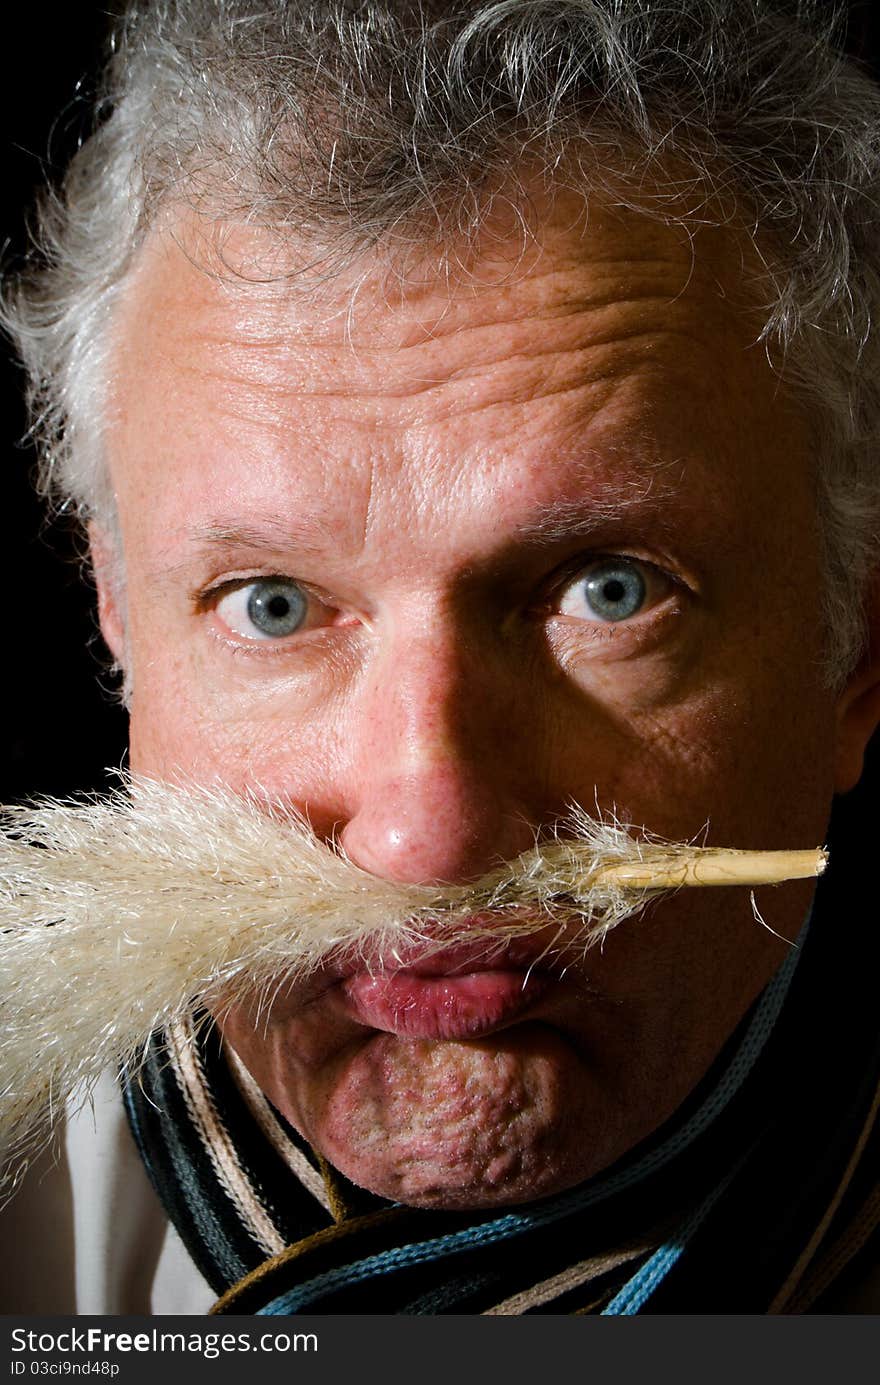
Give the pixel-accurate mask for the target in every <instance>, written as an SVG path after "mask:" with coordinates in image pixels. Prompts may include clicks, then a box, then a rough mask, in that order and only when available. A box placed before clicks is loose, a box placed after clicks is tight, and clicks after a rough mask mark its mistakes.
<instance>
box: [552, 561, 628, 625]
mask: <svg viewBox="0 0 880 1385" xmlns="http://www.w3.org/2000/svg"><path fill="white" fill-rule="evenodd" d="M647 594H648V588H647V584H646V582H645V578H644V576H643V574H642V572H641V569H640V565H639V564H637V563H636V562H634V561H632V560H631V559H628V558H604V559H602V560H600V561H599V562H596V563H593V564H591V566H590V567H589V568H587V569H585V571H584V572H582V573H580V574H579V575H578V577H577V579H576V580H575V581H574V582H572V583H570V584H569V586H568V587H566V589H565V591H564V593H563V595H562V598H561V600H560V602H559V610H560V612H561V613H562V614H563V615H569V616H579V617H580V618H581V619H582V620H595V621H603V622H609V621H619V620H628V619H629V617H630V616H634V615H636V614H637V613H638V612H639V611H640V610H641V609H642V607H643V606H644V604H645V599H646V597H647Z"/></svg>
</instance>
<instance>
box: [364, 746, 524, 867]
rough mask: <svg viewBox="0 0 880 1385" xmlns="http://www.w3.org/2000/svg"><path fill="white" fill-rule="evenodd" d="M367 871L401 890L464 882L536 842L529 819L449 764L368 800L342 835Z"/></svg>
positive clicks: (387, 786)
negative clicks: (407, 886)
mask: <svg viewBox="0 0 880 1385" xmlns="http://www.w3.org/2000/svg"><path fill="white" fill-rule="evenodd" d="M340 840H341V844H342V846H343V847H344V848H345V850H346V852H347V853H348V855H349V856H350V857H351V859H352V860H353V861H355V862H356V863H357V864H358V865H359V866H361V867H363V869H364V870H368V871H369V872H370V873H371V874H373V875H378V876H381V877H382V878H383V879H387V880H395V881H397V882H398V883H400V884H426V885H427V884H438V885H439V884H464V883H466V882H467V881H469V880H473V879H476V878H477V877H478V876H480V875H482V874H484V873H485V872H486V871H487V870H489V869H491V868H492V867H493V866H495V865H497V864H498V862H499V861H500V860H502V859H505V858H508V857H510V856H515V855H518V854H519V853H520V852H521V851H524V850H525V849H526V848H527V847H528V846H529V845H531V842H532V840H533V833H532V830H531V828H530V827H529V825H528V823H527V821H526V818H525V815H524V814H523V813H521V812H518V811H516V809H515V807H514V805H512V804H504V803H501V802H499V801H498V799H497V797H496V796H495V795H494V794H493V793H492V792H491V791H490V789H489V788H488V786H484V785H482V784H481V783H480V782H479V781H475V782H470V783H465V782H463V781H462V778H461V777H460V775H458V774H456V773H455V770H454V768H453V767H452V766H449V767H445V768H444V767H442V766H434V767H433V769H432V770H431V772H429V773H421V774H408V775H400V776H397V777H395V778H392V779H389V780H388V781H386V782H385V783H384V784H383V785H382V786H381V788H379V789H377V790H376V791H375V792H374V793H373V794H372V795H371V797H370V799H369V800H368V801H366V802H364V803H363V804H362V805H361V806H360V808H359V809H358V811H357V812H356V813H355V814H354V815H353V816H352V818H351V819H350V820H349V822H348V823H347V824H346V826H345V827H344V829H343V831H342V833H341V834H340Z"/></svg>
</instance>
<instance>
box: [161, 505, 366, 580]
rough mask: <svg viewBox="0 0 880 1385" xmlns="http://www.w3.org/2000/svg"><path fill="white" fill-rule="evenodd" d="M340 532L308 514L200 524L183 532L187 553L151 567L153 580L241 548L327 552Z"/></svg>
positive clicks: (273, 552)
mask: <svg viewBox="0 0 880 1385" xmlns="http://www.w3.org/2000/svg"><path fill="white" fill-rule="evenodd" d="M338 542H339V535H338V534H337V533H335V532H334V530H333V529H332V527H331V526H330V525H328V524H326V523H325V522H323V521H320V520H318V519H311V518H304V517H302V516H300V517H297V518H296V519H289V520H281V519H279V518H278V516H277V515H266V516H261V517H260V518H259V519H257V520H256V521H254V522H251V523H245V524H232V523H229V524H227V523H222V522H220V523H217V522H215V523H210V524H206V525H200V526H199V527H198V528H197V529H192V530H190V531H188V532H187V533H186V534H185V535H183V536H181V541H180V544H179V547H178V546H176V547H175V551H179V548H182V549H183V550H184V553H183V556H181V557H179V558H176V559H175V560H174V561H169V562H165V563H162V564H161V566H157V567H155V568H153V569H151V570H150V571H149V573H148V577H149V580H151V581H153V582H154V583H155V584H156V585H157V586H164V585H165V584H166V583H168V582H173V581H174V580H175V579H176V578H177V577H179V576H180V574H181V573H184V572H186V571H187V570H188V569H190V568H192V567H193V566H195V565H196V564H198V563H199V562H201V561H203V560H204V559H205V558H211V557H213V556H214V555H216V556H217V557H220V556H222V555H224V554H228V553H232V552H235V551H236V550H240V551H242V552H244V551H246V552H248V553H254V554H258V553H262V554H265V555H266V556H267V557H278V556H280V555H282V554H288V553H291V552H296V553H298V554H302V555H306V556H308V555H310V554H319V555H320V554H321V553H322V552H326V550H327V544H328V543H332V544H338Z"/></svg>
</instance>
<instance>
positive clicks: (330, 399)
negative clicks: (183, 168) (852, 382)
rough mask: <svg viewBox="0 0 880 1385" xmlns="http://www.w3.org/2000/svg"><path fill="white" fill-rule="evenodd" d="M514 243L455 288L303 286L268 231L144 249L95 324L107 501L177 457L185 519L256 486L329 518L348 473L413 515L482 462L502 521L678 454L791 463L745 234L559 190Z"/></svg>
mask: <svg viewBox="0 0 880 1385" xmlns="http://www.w3.org/2000/svg"><path fill="white" fill-rule="evenodd" d="M511 217H512V214H511ZM535 228H536V229H535V232H534V235H533V236H530V237H526V238H524V237H523V236H522V235H517V234H516V233H515V224H514V221H513V219H511V221H510V225H509V226H507V227H504V226H502V225H500V224H496V225H495V226H494V227H493V228H492V234H491V235H490V234H489V233H488V232H487V233H486V234H485V235H484V237H483V240H482V242H481V243H478V244H472V245H470V246H469V247H467V249H466V250H464V249H462V250H461V252H460V256H459V263H458V264H457V266H456V267H455V269H454V272H453V267H452V265H451V263H450V261H449V259H448V257H447V259H446V260H444V261H440V262H438V261H437V260H434V261H433V272H431V270H432V261H431V257H430V256H429V255H427V254H425V255H424V256H422V258H421V260H420V261H418V264H417V268H414V266H415V265H416V261H415V260H413V259H412V258H410V260H409V272H408V273H406V274H404V273H402V272H401V269H400V265H399V263H396V262H394V261H392V260H391V259H389V257H388V256H387V255H382V254H378V253H377V254H374V255H373V256H372V257H371V256H366V257H362V258H361V259H360V260H358V261H357V263H355V264H352V265H349V266H348V268H347V269H345V270H344V271H342V272H340V273H338V274H337V275H335V276H334V277H331V278H329V279H328V280H327V281H326V282H323V283H318V282H316V281H317V280H319V279H320V274H318V273H317V272H316V268H315V265H316V259H317V255H316V251H315V247H314V246H308V245H305V244H304V243H301V242H296V241H295V240H292V239H291V238H287V240H285V239H284V238H283V237H281V236H279V234H278V232H277V231H274V230H272V229H270V228H257V227H244V226H236V225H228V224H225V225H222V226H214V227H210V226H207V225H206V224H205V223H200V222H197V221H195V220H190V221H189V222H181V223H179V224H177V225H176V226H174V227H173V228H171V229H165V230H164V231H162V232H161V233H157V234H156V235H154V236H153V238H152V239H151V241H150V242H149V243H148V244H147V246H146V247H145V248H144V250H143V252H142V254H141V257H140V262H139V264H138V266H137V269H136V272H135V274H134V275H133V278H132V282H131V285H130V287H129V290H128V293H127V296H126V299H125V302H124V304H123V307H122V309H121V311H120V313H119V316H118V319H117V322H116V341H117V346H116V353H115V406H116V407H115V411H114V412H115V420H116V423H117V426H116V429H115V432H116V446H115V447H113V448H111V457H110V460H111V470H114V471H115V474H114V483H115V485H116V488H117V492H118V493H120V494H121V495H125V494H126V493H128V494H129V496H130V497H132V498H133V500H134V501H135V502H136V503H137V504H141V503H142V502H144V501H146V500H148V499H149V498H150V486H149V484H148V477H147V469H148V468H149V469H152V470H154V469H155V468H156V467H170V466H172V465H174V466H176V467H177V468H178V472H179V475H178V480H177V484H178V485H184V486H186V485H188V484H190V480H187V479H186V478H185V477H184V478H183V479H181V477H182V476H183V472H182V467H183V460H186V463H187V466H188V468H189V473H190V477H191V485H192V492H191V494H192V499H193V503H196V501H198V503H200V504H202V503H206V502H207V498H210V497H209V496H208V492H209V491H212V490H213V491H216V489H217V488H218V487H219V486H220V485H221V484H223V483H224V480H223V478H225V483H226V484H227V485H228V486H230V487H232V488H233V489H234V490H236V491H237V492H244V491H246V490H247V489H248V486H250V487H251V489H252V490H253V491H254V492H255V493H256V491H257V490H260V491H262V492H263V493H264V494H265V493H266V492H267V490H268V488H269V486H270V484H271V487H272V488H273V490H274V493H275V494H277V495H278V497H279V502H280V501H282V500H284V499H285V498H286V499H287V500H289V502H290V505H291V506H293V505H294V504H297V505H298V504H300V503H301V502H302V500H303V497H304V493H305V490H308V491H309V494H308V497H307V498H308V501H309V504H310V505H312V506H313V507H317V508H318V509H320V507H321V504H322V503H323V501H324V499H326V504H327V508H328V514H329V517H330V520H331V522H332V521H333V520H334V514H335V512H334V506H335V507H337V509H338V507H339V505H340V500H339V496H338V493H336V491H335V490H334V487H335V483H336V481H337V480H338V478H339V476H340V475H342V474H343V473H345V474H349V473H351V474H353V473H354V472H355V471H356V470H357V469H358V468H360V470H361V471H362V472H363V473H364V475H363V477H360V478H359V479H358V478H355V479H354V480H353V482H352V485H353V487H354V486H357V485H361V482H362V483H363V484H362V486H361V488H362V489H364V488H367V487H369V486H373V485H376V486H378V487H379V488H382V487H384V488H385V489H386V490H389V491H390V490H392V489H393V491H394V494H395V496H396V497H397V498H398V499H400V498H401V496H402V493H403V489H404V488H405V490H406V498H407V501H408V503H409V507H410V511H411V513H413V514H417V513H419V512H420V506H421V507H422V508H423V502H425V501H429V500H430V496H431V492H432V490H434V491H436V490H437V489H443V490H445V492H446V493H447V495H448V494H449V493H450V492H451V491H454V489H455V487H456V486H458V485H459V483H460V480H461V476H462V472H463V470H464V469H467V471H468V477H469V481H468V486H466V487H463V488H462V494H463V495H465V500H466V503H468V504H472V503H473V501H474V499H475V498H476V499H478V498H479V495H480V485H481V484H482V481H481V479H480V478H481V477H485V478H487V479H486V484H487V485H488V484H489V481H488V473H489V471H490V470H493V469H494V472H495V474H496V476H497V475H498V474H499V473H500V469H503V471H504V485H505V497H506V505H507V511H509V518H510V522H511V524H518V523H520V522H525V520H526V519H527V518H528V517H527V516H525V515H522V516H520V515H519V513H518V511H517V510H516V508H515V506H514V503H513V501H514V498H515V495H516V492H517V488H518V487H521V488H522V489H523V491H524V492H526V493H527V495H528V499H529V504H530V505H531V506H532V508H534V507H535V506H539V505H541V504H545V503H553V502H554V501H559V502H560V503H565V495H568V496H569V498H572V499H573V498H574V497H575V496H576V494H577V492H578V488H579V486H580V483H581V480H582V479H584V480H586V481H588V480H589V473H591V471H592V472H594V473H595V474H596V477H598V479H599V480H600V481H601V485H602V493H603V495H604V496H605V497H607V499H608V501H609V503H613V500H614V490H615V488H616V489H617V490H618V491H620V492H622V493H623V492H627V491H628V490H631V489H632V487H634V486H635V487H642V488H644V487H646V486H647V487H655V486H656V483H657V475H658V471H662V470H663V468H664V467H669V466H676V465H678V463H679V462H680V461H682V459H684V461H686V462H688V461H689V462H690V464H691V466H692V468H695V475H694V476H693V477H692V482H693V483H694V484H697V485H699V484H704V486H705V488H710V487H711V486H712V485H713V484H714V482H713V480H712V478H711V475H710V473H711V472H712V471H713V469H719V470H723V472H724V475H725V476H726V478H727V481H728V484H733V483H734V482H733V481H732V480H731V478H735V476H736V473H737V471H738V469H741V468H743V467H746V466H750V467H751V468H752V469H753V471H754V469H755V468H756V467H758V468H760V466H761V459H760V453H761V449H762V447H763V445H764V441H765V439H766V437H767V436H768V435H769V434H773V435H774V438H777V437H778V436H779V434H780V432H783V433H784V432H785V430H786V429H788V430H789V431H790V432H791V435H792V437H791V443H792V445H791V449H790V451H791V455H792V457H793V458H795V459H796V460H798V461H800V460H802V458H803V455H804V452H805V450H806V449H805V444H804V439H803V437H802V436H801V434H800V433H799V429H800V428H801V424H800V421H799V419H798V417H797V416H796V413H795V412H794V411H793V410H792V409H790V408H788V407H787V406H786V405H785V402H784V399H783V398H782V397H781V394H780V387H779V381H778V379H777V377H776V376H775V374H774V372H773V370H772V368H771V366H770V365H769V364H768V360H767V357H766V354H765V351H764V349H763V347H762V346H761V345H760V344H757V342H756V339H757V335H758V331H759V327H758V319H757V315H756V313H755V312H754V310H753V308H752V307H751V306H750V304H751V302H752V301H753V299H754V294H755V287H756V283H757V279H758V270H757V264H756V257H755V255H754V252H753V251H752V250H751V248H750V246H749V244H748V242H747V241H746V240H744V239H743V238H742V237H740V236H738V235H737V234H736V233H735V232H734V231H732V230H721V229H711V228H705V229H704V230H702V231H700V232H699V233H695V232H694V231H693V230H687V229H686V228H685V227H683V226H682V225H680V224H671V225H670V224H664V223H662V222H660V221H659V220H658V219H657V218H656V217H651V216H646V215H643V214H640V213H639V212H637V211H634V210H632V209H626V208H623V207H620V206H609V205H604V204H601V203H595V202H594V203H591V205H590V206H589V207H588V208H586V207H585V205H584V203H583V201H582V200H580V201H578V200H573V199H565V198H556V199H555V200H554V202H553V203H552V204H551V205H548V207H547V209H546V214H545V215H544V217H543V219H541V218H538V219H537V220H536V221H535ZM304 266H305V267H308V272H306V273H304V272H303V270H304ZM683 402H686V408H684V407H683ZM145 439H146V440H147V443H145ZM489 452H491V456H492V461H491V462H489V461H487V456H486V454H488V453H489ZM233 457H234V459H235V463H236V466H237V470H236V468H235V467H233V465H232V461H231V459H232V458H233ZM220 458H222V459H223V466H220V465H219V459H220ZM551 463H552V465H550V464H551ZM597 468H598V470H597ZM701 468H702V474H700V470H701ZM404 473H405V475H404ZM402 477H403V479H401V478H402ZM199 478H201V479H199ZM154 479H155V478H154ZM594 479H595V478H594ZM779 484H780V487H781V490H780V503H781V497H782V494H784V486H785V478H782V477H780V478H779ZM594 490H596V487H594ZM556 492H559V494H556ZM563 493H564V494H563ZM766 495H767V499H768V503H771V502H772V500H773V496H772V487H771V486H770V485H769V484H768V485H767V487H766ZM232 499H233V497H232V495H229V496H227V500H228V501H229V502H230V504H231V501H232ZM366 503H367V499H365V500H364V504H366ZM496 503H497V501H496ZM230 504H227V510H229V508H230ZM507 511H505V513H506V512H507ZM450 513H451V511H450Z"/></svg>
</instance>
